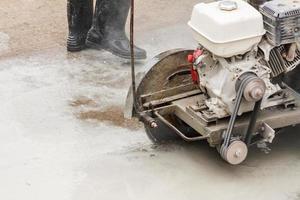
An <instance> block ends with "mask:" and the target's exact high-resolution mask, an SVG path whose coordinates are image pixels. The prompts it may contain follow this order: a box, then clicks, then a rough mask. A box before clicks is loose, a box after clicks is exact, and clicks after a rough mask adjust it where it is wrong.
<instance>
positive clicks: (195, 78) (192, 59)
mask: <svg viewBox="0 0 300 200" xmlns="http://www.w3.org/2000/svg"><path fill="white" fill-rule="evenodd" d="M202 54H203V50H201V49H196V50H195V51H194V53H193V54H189V55H188V56H187V61H188V62H189V63H191V64H193V65H192V67H191V76H192V80H193V82H194V83H195V84H198V83H199V74H198V72H197V69H196V68H195V66H194V63H195V61H196V60H197V58H198V57H199V56H201V55H202Z"/></svg>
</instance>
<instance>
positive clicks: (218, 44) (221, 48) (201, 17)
mask: <svg viewBox="0 0 300 200" xmlns="http://www.w3.org/2000/svg"><path fill="white" fill-rule="evenodd" d="M188 24H189V26H190V27H191V28H192V30H193V34H194V37H195V39H196V40H197V41H198V42H199V43H200V44H201V45H202V46H204V47H205V48H206V49H208V50H209V51H211V52H212V53H213V54H215V55H217V56H221V57H231V56H233V55H238V54H244V53H245V52H247V51H249V50H251V49H252V48H253V47H255V46H256V45H257V44H258V43H259V42H260V40H261V38H262V36H263V35H264V34H265V30H264V26H263V18H262V15H261V14H260V12H259V11H257V10H256V9H255V8H253V7H252V6H251V5H250V4H248V3H247V2H245V1H242V0H223V1H217V2H212V3H199V4H197V5H195V6H194V9H193V13H192V16H191V20H190V21H189V23H188Z"/></svg>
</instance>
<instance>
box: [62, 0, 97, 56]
mask: <svg viewBox="0 0 300 200" xmlns="http://www.w3.org/2000/svg"><path fill="white" fill-rule="evenodd" d="M67 13H68V24H69V36H68V40H67V49H68V51H80V50H82V49H83V48H84V47H85V40H86V35H87V32H88V30H89V29H90V27H91V25H92V17H93V0H68V4H67Z"/></svg>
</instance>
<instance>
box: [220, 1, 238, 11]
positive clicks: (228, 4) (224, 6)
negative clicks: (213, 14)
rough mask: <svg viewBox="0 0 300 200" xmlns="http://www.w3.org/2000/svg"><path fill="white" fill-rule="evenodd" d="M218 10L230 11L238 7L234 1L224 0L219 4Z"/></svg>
mask: <svg viewBox="0 0 300 200" xmlns="http://www.w3.org/2000/svg"><path fill="white" fill-rule="evenodd" d="M219 8H220V10H225V11H232V10H236V9H237V8H238V5H237V3H236V2H235V1H230V0H225V1H220V2H219Z"/></svg>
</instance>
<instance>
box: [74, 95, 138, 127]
mask: <svg viewBox="0 0 300 200" xmlns="http://www.w3.org/2000/svg"><path fill="white" fill-rule="evenodd" d="M69 105H70V106H71V107H73V108H87V109H80V110H79V111H77V112H76V113H75V115H76V117H77V118H78V119H80V120H83V121H90V120H92V121H96V122H105V123H110V124H111V125H113V126H118V127H123V128H128V129H130V130H138V129H140V128H141V124H140V123H139V121H138V120H136V119H126V118H125V117H124V112H123V108H122V107H121V106H117V105H112V106H108V107H105V108H103V109H100V108H99V105H98V104H97V102H96V101H95V100H93V99H91V98H88V97H85V96H80V97H77V98H76V99H74V100H72V101H70V102H69Z"/></svg>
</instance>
